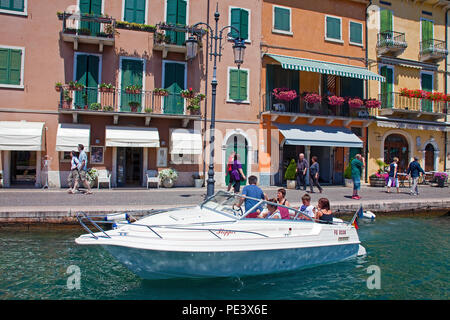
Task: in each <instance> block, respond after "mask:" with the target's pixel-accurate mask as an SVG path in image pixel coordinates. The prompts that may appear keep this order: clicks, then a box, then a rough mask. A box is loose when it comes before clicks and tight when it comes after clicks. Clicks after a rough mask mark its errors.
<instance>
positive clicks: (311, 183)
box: [309, 156, 322, 193]
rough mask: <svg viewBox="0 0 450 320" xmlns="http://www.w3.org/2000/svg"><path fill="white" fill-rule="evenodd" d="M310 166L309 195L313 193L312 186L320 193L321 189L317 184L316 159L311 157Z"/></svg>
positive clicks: (317, 166)
mask: <svg viewBox="0 0 450 320" xmlns="http://www.w3.org/2000/svg"><path fill="white" fill-rule="evenodd" d="M311 160H312V164H311V166H310V167H309V187H310V189H311V193H314V190H313V186H316V187H317V188H318V189H319V192H320V193H322V187H321V186H320V184H319V171H320V170H319V163H318V162H317V157H316V156H313V157H312V159H311Z"/></svg>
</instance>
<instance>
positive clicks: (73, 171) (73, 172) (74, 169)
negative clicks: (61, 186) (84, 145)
mask: <svg viewBox="0 0 450 320" xmlns="http://www.w3.org/2000/svg"><path fill="white" fill-rule="evenodd" d="M70 157H71V160H70V173H69V177H68V178H67V182H68V183H69V190H68V191H67V192H68V193H75V188H73V187H74V186H75V184H76V182H77V181H78V179H79V174H78V166H79V164H80V160H78V152H76V151H70ZM72 188H73V189H72Z"/></svg>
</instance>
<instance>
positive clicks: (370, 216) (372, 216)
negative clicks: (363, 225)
mask: <svg viewBox="0 0 450 320" xmlns="http://www.w3.org/2000/svg"><path fill="white" fill-rule="evenodd" d="M363 218H365V219H370V220H375V218H376V216H375V214H374V213H373V212H371V211H366V212H364V213H363Z"/></svg>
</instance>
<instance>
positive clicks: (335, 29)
mask: <svg viewBox="0 0 450 320" xmlns="http://www.w3.org/2000/svg"><path fill="white" fill-rule="evenodd" d="M341 24H342V19H341V18H338V17H331V16H326V18H325V40H330V41H337V42H342V28H341Z"/></svg>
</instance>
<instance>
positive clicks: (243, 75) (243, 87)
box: [238, 70, 248, 100]
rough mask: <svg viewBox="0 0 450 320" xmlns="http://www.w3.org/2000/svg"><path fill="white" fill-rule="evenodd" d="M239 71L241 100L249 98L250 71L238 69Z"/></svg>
mask: <svg viewBox="0 0 450 320" xmlns="http://www.w3.org/2000/svg"><path fill="white" fill-rule="evenodd" d="M238 72H239V100H247V77H248V72H247V71H245V70H238Z"/></svg>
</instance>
